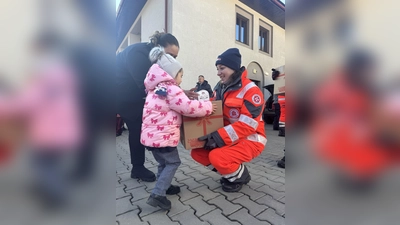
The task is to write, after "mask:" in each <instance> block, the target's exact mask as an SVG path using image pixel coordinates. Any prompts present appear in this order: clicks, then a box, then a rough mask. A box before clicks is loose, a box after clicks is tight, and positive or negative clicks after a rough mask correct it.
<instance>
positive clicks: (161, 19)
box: [141, 0, 165, 42]
mask: <svg viewBox="0 0 400 225" xmlns="http://www.w3.org/2000/svg"><path fill="white" fill-rule="evenodd" d="M164 2H165V1H162V0H148V1H147V3H146V5H145V6H144V7H143V9H142V13H141V17H142V27H141V36H142V42H147V41H149V37H150V36H151V35H153V34H154V32H155V31H160V32H161V31H162V29H164V27H165V5H164Z"/></svg>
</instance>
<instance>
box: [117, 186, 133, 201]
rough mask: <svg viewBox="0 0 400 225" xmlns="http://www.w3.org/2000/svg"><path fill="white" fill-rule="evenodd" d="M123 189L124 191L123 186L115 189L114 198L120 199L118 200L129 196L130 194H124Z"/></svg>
mask: <svg viewBox="0 0 400 225" xmlns="http://www.w3.org/2000/svg"><path fill="white" fill-rule="evenodd" d="M124 189H125V186H122V187H118V188H116V189H115V190H116V191H115V194H116V198H117V199H120V198H123V197H126V196H131V194H129V193H126V192H125V190H124Z"/></svg>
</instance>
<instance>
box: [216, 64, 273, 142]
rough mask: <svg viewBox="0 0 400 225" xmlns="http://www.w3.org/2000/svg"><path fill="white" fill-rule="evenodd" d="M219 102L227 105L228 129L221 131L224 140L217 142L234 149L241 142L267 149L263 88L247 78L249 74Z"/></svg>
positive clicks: (237, 82)
mask: <svg viewBox="0 0 400 225" xmlns="http://www.w3.org/2000/svg"><path fill="white" fill-rule="evenodd" d="M221 98H222V99H221ZM217 100H222V103H223V114H224V125H225V127H223V128H220V129H219V130H218V131H217V132H218V134H219V136H220V137H218V138H217V142H218V141H223V142H224V144H225V145H232V144H235V143H237V142H238V141H239V140H241V139H248V140H251V141H255V142H259V143H261V144H262V146H265V144H266V142H267V139H266V135H265V129H264V122H263V120H262V113H263V109H264V97H263V94H262V92H261V90H260V88H259V87H258V86H257V85H256V84H254V83H253V82H252V81H251V80H249V79H248V78H247V71H246V70H245V71H244V72H243V74H242V76H241V77H240V78H238V79H237V80H235V81H233V83H232V84H231V85H229V86H228V87H225V88H224V89H223V90H222V92H221V95H220V96H217Z"/></svg>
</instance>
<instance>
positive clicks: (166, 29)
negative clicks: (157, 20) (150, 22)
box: [164, 0, 168, 33]
mask: <svg viewBox="0 0 400 225" xmlns="http://www.w3.org/2000/svg"><path fill="white" fill-rule="evenodd" d="M164 30H165V33H168V0H165V25H164Z"/></svg>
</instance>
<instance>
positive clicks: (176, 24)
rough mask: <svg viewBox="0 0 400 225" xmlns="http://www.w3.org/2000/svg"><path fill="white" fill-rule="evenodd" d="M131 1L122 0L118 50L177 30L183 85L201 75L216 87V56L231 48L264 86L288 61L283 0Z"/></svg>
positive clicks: (190, 86)
mask: <svg viewBox="0 0 400 225" xmlns="http://www.w3.org/2000/svg"><path fill="white" fill-rule="evenodd" d="M131 1H132V0H123V1H122V2H121V5H120V8H119V12H118V15H117V28H118V31H117V32H118V33H117V53H118V52H119V51H122V50H123V49H124V48H126V47H127V46H129V45H131V44H134V43H137V42H146V41H148V40H149V37H150V36H151V35H152V34H153V33H154V31H156V30H158V31H162V30H166V31H167V32H169V33H172V34H173V35H174V36H175V37H176V38H177V39H178V41H179V44H180V52H179V56H178V58H177V59H178V61H179V62H180V63H181V64H182V66H183V69H184V77H183V82H182V84H181V87H182V88H184V89H190V88H193V87H195V85H196V82H197V77H198V76H199V75H204V77H205V79H206V80H207V81H208V82H209V83H210V85H211V86H212V87H214V86H215V85H216V84H217V82H218V81H219V77H218V76H217V71H216V67H215V61H216V59H217V56H218V55H219V54H221V53H222V52H223V51H225V50H226V49H228V48H232V47H236V48H238V49H239V50H240V52H241V54H242V65H243V66H245V67H246V68H247V69H248V75H249V78H250V79H251V80H253V81H254V82H255V83H256V84H257V85H258V86H259V87H260V88H262V87H263V86H264V85H267V84H269V83H272V78H271V69H272V68H276V67H279V66H282V65H284V64H285V24H284V20H285V9H284V5H283V4H281V3H280V2H279V1H275V0H272V1H264V0H258V1H245V0H241V1H239V0H218V1H215V0H201V1H198V0H165V1H164V0H147V1H142V0H134V1H133V2H134V3H132V2H131ZM128 17H130V18H128ZM130 21H133V22H130ZM124 23H125V24H124Z"/></svg>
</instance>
